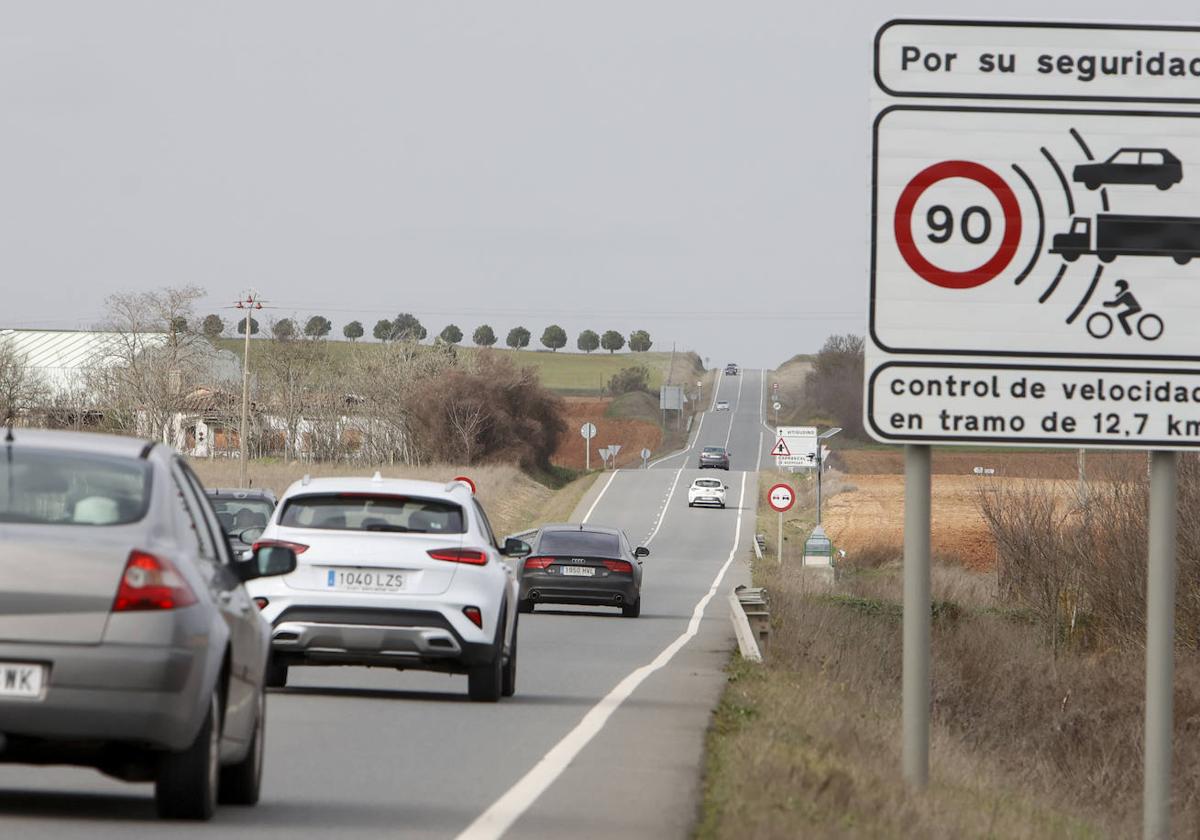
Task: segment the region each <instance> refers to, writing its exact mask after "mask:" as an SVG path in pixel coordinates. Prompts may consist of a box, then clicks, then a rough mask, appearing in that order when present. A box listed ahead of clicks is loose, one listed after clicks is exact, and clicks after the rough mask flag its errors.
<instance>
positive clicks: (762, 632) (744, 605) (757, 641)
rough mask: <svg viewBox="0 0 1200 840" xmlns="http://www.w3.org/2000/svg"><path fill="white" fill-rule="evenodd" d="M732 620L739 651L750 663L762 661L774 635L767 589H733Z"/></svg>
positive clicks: (730, 601) (742, 587)
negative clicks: (768, 642) (767, 645)
mask: <svg viewBox="0 0 1200 840" xmlns="http://www.w3.org/2000/svg"><path fill="white" fill-rule="evenodd" d="M729 618H730V620H731V621H732V622H733V632H734V635H735V636H737V640H738V651H739V652H740V653H741V654H742V658H743V659H745V660H748V661H750V662H762V648H763V647H766V644H767V637H768V636H769V635H770V633H771V610H770V603H769V600H768V598H767V590H765V589H754V588H751V587H747V586H737V587H734V589H733V591H732V592H730V593H729Z"/></svg>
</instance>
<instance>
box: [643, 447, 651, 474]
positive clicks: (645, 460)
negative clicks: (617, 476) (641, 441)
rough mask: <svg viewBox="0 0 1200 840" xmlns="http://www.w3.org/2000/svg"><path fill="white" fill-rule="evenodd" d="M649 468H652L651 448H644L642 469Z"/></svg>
mask: <svg viewBox="0 0 1200 840" xmlns="http://www.w3.org/2000/svg"><path fill="white" fill-rule="evenodd" d="M649 468H650V450H649V449H643V450H642V469H644V470H645V469H649Z"/></svg>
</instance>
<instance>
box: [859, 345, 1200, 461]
mask: <svg viewBox="0 0 1200 840" xmlns="http://www.w3.org/2000/svg"><path fill="white" fill-rule="evenodd" d="M868 399H869V400H870V401H872V402H873V403H874V406H873V411H872V412H871V414H872V416H873V417H874V423H875V426H876V428H875V431H876V433H877V434H879V435H880V436H882V437H884V438H888V437H895V438H896V439H906V440H912V439H920V438H922V437H925V436H930V437H936V438H938V439H946V438H955V437H959V436H961V437H962V438H963V439H964V440H967V439H970V440H974V441H980V440H987V441H995V442H997V443H1000V442H1005V443H1033V442H1037V441H1039V440H1048V439H1051V440H1054V441H1055V442H1059V443H1062V444H1064V445H1072V444H1077V445H1096V446H1103V445H1104V444H1105V443H1108V444H1110V445H1111V444H1112V443H1115V442H1117V441H1120V442H1121V443H1122V444H1128V443H1130V442H1131V441H1139V442H1142V443H1144V444H1150V443H1153V442H1156V441H1171V442H1173V443H1175V444H1177V445H1179V444H1182V445H1185V446H1187V445H1193V446H1196V445H1200V372H1197V373H1190V372H1187V371H1181V370H1164V371H1144V370H1143V371H1122V370H1111V371H1086V370H1072V369H1070V368H1054V367H1051V366H1046V367H1044V368H1042V369H1038V370H1030V369H1029V368H1028V367H1024V366H1022V367H1019V368H1018V367H1014V368H1013V369H1003V366H992V365H988V366H981V367H978V368H969V367H962V366H955V367H953V368H947V367H944V366H939V365H927V364H890V365H885V366H884V367H883V368H882V369H880V370H879V371H877V372H876V373H875V374H874V375H873V376H872V378H871V382H870V385H869V390H868ZM931 404H932V405H933V406H935V407H936V410H935V411H932V412H931V411H930V407H931Z"/></svg>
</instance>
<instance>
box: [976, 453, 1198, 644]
mask: <svg viewBox="0 0 1200 840" xmlns="http://www.w3.org/2000/svg"><path fill="white" fill-rule="evenodd" d="M1147 503H1148V494H1147V483H1146V474H1145V472H1144V471H1142V470H1140V469H1138V470H1135V471H1133V472H1130V471H1129V470H1128V468H1127V467H1126V468H1125V469H1121V468H1120V466H1119V464H1118V462H1115V461H1114V462H1113V464H1112V465H1111V466H1110V467H1109V468H1108V469H1106V470H1104V472H1103V473H1102V475H1101V476H1100V477H1099V478H1096V477H1095V476H1093V480H1091V481H1089V482H1087V484H1086V485H1084V489H1083V490H1082V491H1080V490H1078V489H1076V486H1075V485H1073V484H1068V483H1066V482H1063V483H1059V484H1052V483H1048V482H1034V481H1029V482H1025V483H1015V482H1012V481H1009V482H1003V483H1002V482H995V483H993V484H991V485H989V486H988V487H987V488H985V489H983V490H981V492H980V499H979V505H980V510H981V511H982V512H983V515H984V518H985V519H986V521H987V523H988V527H989V530H990V531H991V533H992V536H993V538H994V539H995V541H996V555H997V583H998V586H999V593H1000V596H1001V597H1002V598H1003V599H1005V600H1007V601H1009V602H1015V603H1017V604H1018V605H1020V606H1021V607H1023V608H1025V609H1028V610H1030V611H1032V612H1033V614H1035V615H1036V616H1037V618H1038V621H1039V623H1040V624H1041V625H1042V627H1043V628H1045V631H1046V634H1047V637H1048V639H1049V640H1050V641H1051V643H1052V644H1053V646H1054V647H1055V649H1057V648H1058V646H1059V645H1060V644H1061V643H1063V642H1067V643H1087V644H1088V645H1091V644H1097V645H1100V646H1102V647H1107V648H1112V647H1119V648H1127V647H1128V648H1134V649H1136V648H1139V647H1141V646H1142V645H1143V644H1144V643H1145V638H1146V514H1147ZM1178 558H1179V584H1178V595H1177V612H1176V636H1177V640H1178V642H1179V644H1181V645H1183V646H1185V647H1188V648H1191V649H1193V650H1195V649H1197V648H1198V647H1200V457H1197V456H1195V455H1191V454H1187V455H1182V456H1180V463H1179V549H1178Z"/></svg>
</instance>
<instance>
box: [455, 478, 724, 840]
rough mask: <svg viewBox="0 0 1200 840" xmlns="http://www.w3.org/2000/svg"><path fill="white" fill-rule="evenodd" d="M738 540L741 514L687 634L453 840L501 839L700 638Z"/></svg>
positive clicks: (609, 696) (614, 691)
mask: <svg viewBox="0 0 1200 840" xmlns="http://www.w3.org/2000/svg"><path fill="white" fill-rule="evenodd" d="M746 475H747V473H742V487H741V500H740V501H739V502H738V508H739V510H740V509H741V508H742V506H743V504H744V502H745V500H746ZM741 537H742V513H739V514H738V518H737V527H735V528H734V531H733V548H731V549H730V550H729V557H728V559H726V560H725V564H724V565H723V566H721V569H720V571H718V572H717V576H716V577H715V578H713V582H712V586H711V587H709V590H708V592H707V593H706V594H705V595H704V597H703V598H701V599H700V600H699V602H697V604H696V607H695V609H693V610H692V618H691V620H690V621H689V622H688V626H687V630H685V631H684V632H683V633H681V634H680V635H679V637H678V638H676V639H675V641H673V642H671V644H669V645H667V646H666V647H665V648H663V650H662V652H661V653H659V654H658V656H656V657H654V659H653V661H651V662H650V663H649V664H648V665H643V666H641V667H640V668H638V669H637V670H635V671H632V672H631V673H630V674H628V675H627V676H626V677H625V678H624V679H623V680H621V681H620V682H619V683H617V684H616V686H614V687H613V689H612V691H610V692H609V693H608V694H606V695H605V696H604V697H603V698H601V700H600V702H598V703H597V704H596V705H595V706H592V708H591V709H589V710H588V712H587V714H585V715H584V716H583V719H582V720H581V721H579V723H578V724H576V725H575V728H574V729H572V730H571V731H570V732H568V733H567V734H566V735H565V736H563V738H562V740H561V741H559V742H558V743H557V744H555V745H554V746H553V747H551V748H550V751H549V752H547V753H546V754H545V755H544V756H542V758H541V759H540V760H539V761H538V763H537V764H535V765H534V766H533V767H532V769H530V770H529V772H528V773H526V774H525V775H524V776H522V777H521V778H520V780H519V781H518V782H517V783H516V784H515V785H513V786H512V787H511V788H509V789H508V790H507V791H506V792H505V793H504V794H503V795H502V796H501V797H500V798H499V799H497V800H496V801H495V802H493V803H492V804H491V805H490V806H489V807H488V809H487V810H486V811H484V812H483V813H482V814H480V815H479V816H478V817H477V818H476V819H475V821H474V822H473V823H471V824H470V825H469V826H467V827H466V828H465V829H463V831H462V833H461V834H459V835H458V837H457V838H456V840H498V838H500V837H503V836H504V833H505V832H506V831H508V829H510V828H511V827H512V824H513V823H515V822H516V821H517V820H518V819H520V818H521V815H522V814H524V813H525V812H526V811H527V810H529V808H530V806H532V805H533V803H534V802H536V801H537V800H538V797H540V796H541V795H542V794H543V793H545V792H546V790H547V789H549V787H550V785H552V784H554V782H555V781H556V780H557V779H558V777H559V776H561V775H562V774H563V771H565V770H566V769H567V767H568V766H570V764H571V762H572V761H574V760H575V758H576V757H577V756H578V755H579V753H580V752H582V751H583V748H584V747H586V746H587V745H588V744H589V743H590V742H591V740H592V739H593V738H595V737H596V735H597V734H599V732H600V730H601V729H603V728H604V724H605V723H607V722H608V719H609V718H610V717H612V715H613V712H615V711H617V709H619V708H620V707H621V704H622V703H624V702H625V701H626V700H628V699H629V697H630V695H632V694H633V692H634V691H636V690H637V688H638V686H640V685H641V684H642V683H643V682H645V681H646V678H647V677H649V676H650V675H651V674H653V673H654V672H656V671H659V670H661V669H662V668H663V667H665V666H666V665H667V663H668V662H670V661H671V659H672V658H673V657H674V656H675V654H676V653H678V652H679V651H680V649H682V648H683V646H684V645H686V644H687V643H688V642H689V641H691V640H692V639H693V638H695V636H696V634H697V633H699V632H700V621H701V619H702V618H703V617H704V610H705V608H707V607H708V603H709V601H711V600H712V599H713V596H714V595H716V594H717V589H718V588H720V586H721V581H722V580H724V578H725V573H726V572H727V571H728V570H729V567H730V565H731V564H732V563H733V560H734V558H735V557H736V556H737V547H738V542H739V541H740V540H741Z"/></svg>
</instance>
